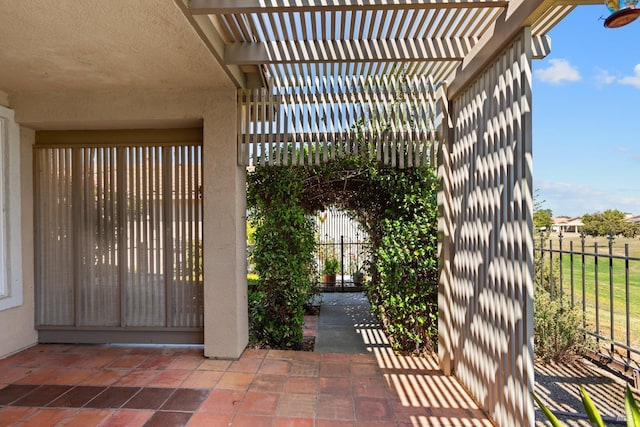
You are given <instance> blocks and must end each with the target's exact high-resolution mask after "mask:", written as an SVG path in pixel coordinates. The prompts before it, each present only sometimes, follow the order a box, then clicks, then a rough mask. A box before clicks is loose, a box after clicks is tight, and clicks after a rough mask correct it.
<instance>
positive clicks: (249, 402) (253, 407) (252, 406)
mask: <svg viewBox="0 0 640 427" xmlns="http://www.w3.org/2000/svg"><path fill="white" fill-rule="evenodd" d="M279 401H280V395H279V394H276V393H257V392H251V391H249V392H247V394H245V396H244V399H243V400H242V402H240V405H238V413H239V414H253V415H275V413H276V408H277V407H278V402H279Z"/></svg>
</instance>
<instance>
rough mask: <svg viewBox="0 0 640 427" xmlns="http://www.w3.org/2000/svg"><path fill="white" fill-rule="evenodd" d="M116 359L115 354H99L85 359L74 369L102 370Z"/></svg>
mask: <svg viewBox="0 0 640 427" xmlns="http://www.w3.org/2000/svg"><path fill="white" fill-rule="evenodd" d="M117 358H118V356H117V355H115V354H112V355H110V354H99V355H92V356H91V357H85V358H83V359H82V361H80V362H79V363H78V364H77V365H76V366H75V367H76V368H104V367H107V366H109V365H110V364H112V363H113V362H114V360H116V359H117Z"/></svg>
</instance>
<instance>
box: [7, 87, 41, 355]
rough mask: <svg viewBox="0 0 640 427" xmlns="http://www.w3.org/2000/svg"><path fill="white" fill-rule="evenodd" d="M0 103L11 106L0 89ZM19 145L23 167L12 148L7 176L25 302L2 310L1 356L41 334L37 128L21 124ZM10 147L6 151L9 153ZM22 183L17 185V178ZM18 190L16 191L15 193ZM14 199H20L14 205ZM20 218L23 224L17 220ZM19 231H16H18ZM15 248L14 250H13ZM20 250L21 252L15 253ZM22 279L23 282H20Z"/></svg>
mask: <svg viewBox="0 0 640 427" xmlns="http://www.w3.org/2000/svg"><path fill="white" fill-rule="evenodd" d="M0 104H2V105H3V106H9V102H8V97H7V96H6V95H5V94H3V93H0ZM19 134H20V135H19V138H20V141H19V145H18V144H17V147H16V148H19V151H17V152H16V153H15V154H16V157H17V158H19V168H15V169H14V168H13V166H15V165H14V164H13V163H11V162H13V161H14V160H15V159H14V158H13V154H12V153H11V151H9V152H8V153H9V158H8V159H7V160H8V161H9V162H10V163H11V164H10V165H5V166H7V167H8V166H11V168H10V170H9V171H10V173H8V174H6V175H5V178H9V179H10V181H11V182H10V185H9V188H8V190H9V191H8V198H9V200H8V206H7V208H8V214H9V215H8V224H7V225H8V227H10V230H9V234H10V237H9V240H10V241H9V248H8V249H9V250H10V253H9V270H10V271H8V273H9V274H8V277H9V278H10V282H12V283H11V286H12V292H18V293H20V294H21V295H20V296H21V303H20V304H19V305H17V306H15V307H13V308H8V309H5V310H0V325H2V327H1V328H0V358H2V357H4V356H6V355H9V354H11V353H14V352H16V351H19V350H21V349H23V348H26V347H29V346H31V345H33V344H35V342H36V339H37V336H36V331H35V329H34V298H33V289H34V287H33V220H32V218H33V217H32V209H31V205H32V203H31V194H32V179H31V176H32V166H31V144H32V143H33V137H34V133H33V131H31V130H29V129H26V128H21V129H20V131H19ZM6 153H7V151H5V154H6ZM14 180H15V181H17V182H19V183H20V185H19V186H17V188H16V187H14V186H13V181H14ZM14 191H15V193H14ZM12 203H20V205H19V206H13V205H12ZM16 220H19V221H20V224H18V225H17V224H16V223H15V221H16ZM16 232H17V234H12V233H16ZM12 249H13V250H12ZM16 252H19V253H20V254H21V256H15V253H16ZM18 282H19V283H18Z"/></svg>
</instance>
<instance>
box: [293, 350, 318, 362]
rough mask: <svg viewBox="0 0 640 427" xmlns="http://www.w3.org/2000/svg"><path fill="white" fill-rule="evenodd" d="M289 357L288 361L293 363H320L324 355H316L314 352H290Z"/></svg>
mask: <svg viewBox="0 0 640 427" xmlns="http://www.w3.org/2000/svg"><path fill="white" fill-rule="evenodd" d="M288 353H289V356H288V357H287V359H290V360H292V361H302V360H304V361H310V362H320V361H321V360H322V353H314V352H313V351H293V352H291V351H290V352H288Z"/></svg>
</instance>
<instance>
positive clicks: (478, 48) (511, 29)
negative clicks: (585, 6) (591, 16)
mask: <svg viewBox="0 0 640 427" xmlns="http://www.w3.org/2000/svg"><path fill="white" fill-rule="evenodd" d="M588 1H589V0H587V2H588ZM556 3H557V0H511V1H510V2H509V6H508V7H507V9H505V10H504V11H503V12H502V14H501V15H500V16H499V17H498V19H496V21H495V22H494V23H493V24H492V25H491V28H489V30H488V31H487V32H486V33H485V34H484V35H483V36H482V37H481V38H480V40H479V41H478V43H476V44H475V45H474V46H473V48H472V49H471V51H470V52H469V54H468V55H467V56H466V58H465V59H464V61H463V62H462V64H461V65H460V67H459V68H458V70H457V71H456V73H455V76H454V77H453V79H452V81H451V82H450V83H449V89H448V93H447V97H448V98H449V99H453V98H455V96H456V94H457V93H458V92H459V91H460V90H461V89H463V88H464V87H465V86H466V85H467V84H468V83H469V82H470V81H471V80H472V79H473V78H474V77H475V76H476V75H477V74H478V73H479V72H480V71H482V69H483V68H484V67H485V65H486V64H488V63H489V62H491V60H492V59H493V58H494V57H495V56H496V55H497V54H498V53H499V52H500V51H501V50H502V49H504V48H505V47H506V46H507V44H508V43H510V42H511V40H513V38H514V37H515V36H516V34H517V33H518V32H519V31H520V30H521V29H522V28H523V27H528V26H531V25H533V24H534V23H535V22H536V20H537V19H538V18H540V17H541V16H543V15H544V13H545V12H546V11H547V10H548V9H550V8H552V7H554V6H556ZM567 7H571V5H567Z"/></svg>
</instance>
